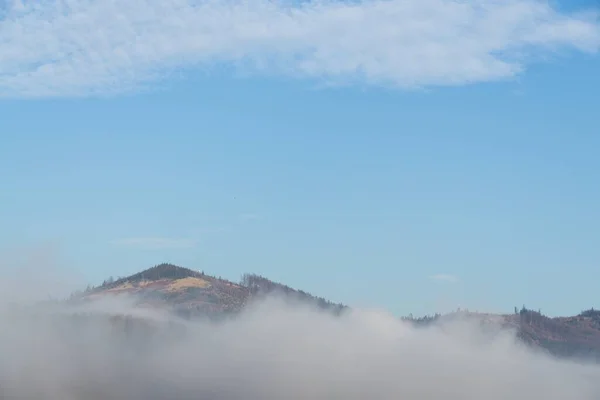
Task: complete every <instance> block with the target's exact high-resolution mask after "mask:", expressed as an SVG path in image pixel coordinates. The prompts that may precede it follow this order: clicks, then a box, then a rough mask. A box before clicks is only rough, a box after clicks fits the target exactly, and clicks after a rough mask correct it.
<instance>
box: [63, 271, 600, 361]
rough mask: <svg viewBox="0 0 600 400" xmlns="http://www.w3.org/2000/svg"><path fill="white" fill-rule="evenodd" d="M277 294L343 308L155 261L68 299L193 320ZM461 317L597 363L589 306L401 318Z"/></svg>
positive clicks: (596, 318) (597, 320)
mask: <svg viewBox="0 0 600 400" xmlns="http://www.w3.org/2000/svg"><path fill="white" fill-rule="evenodd" d="M272 293H281V294H283V295H285V297H286V298H291V299H295V300H299V301H302V302H305V303H309V304H313V305H314V306H316V307H319V308H321V309H324V310H327V311H330V312H332V313H334V314H339V313H341V312H342V311H343V310H345V309H347V306H345V305H343V304H338V303H333V302H331V301H328V300H326V299H324V298H322V297H317V296H313V295H311V294H310V293H307V292H304V291H302V290H298V289H294V288H291V287H289V286H287V285H284V284H281V283H278V282H274V281H271V280H269V279H267V278H265V277H263V276H260V275H256V274H245V275H243V276H242V278H241V280H240V282H238V283H235V282H231V281H228V280H225V279H222V278H217V277H215V276H211V275H207V274H205V273H204V272H201V271H194V270H191V269H187V268H182V267H179V266H176V265H172V264H160V265H157V266H154V267H152V268H149V269H147V270H144V271H142V272H139V273H136V274H134V275H131V276H128V277H125V278H120V279H117V280H113V279H108V280H106V281H104V282H103V283H102V285H100V286H98V287H88V288H87V290H86V291H84V292H81V293H77V294H75V295H74V296H73V297H72V300H74V301H81V300H83V301H87V300H93V299H94V298H98V297H102V296H109V295H119V294H129V295H134V296H133V297H134V298H135V299H136V301H137V304H138V305H140V306H143V307H152V308H160V309H168V310H171V311H173V312H175V314H177V315H179V316H182V317H185V318H193V317H199V316H205V317H206V316H207V317H210V318H222V317H224V316H228V315H232V314H235V313H237V312H239V311H241V310H242V309H243V308H244V307H245V306H246V305H247V304H248V303H249V302H252V301H255V300H257V299H260V298H262V297H264V296H265V295H267V294H272ZM456 318H463V319H465V318H466V319H471V320H475V321H477V322H478V323H480V324H482V325H485V326H487V327H489V328H491V329H510V330H513V331H515V332H516V333H517V336H518V338H519V339H520V340H521V341H523V342H524V343H526V344H528V345H530V346H532V347H534V348H538V349H540V350H542V351H545V352H548V353H550V354H553V355H555V356H559V357H564V358H573V357H577V358H586V359H590V360H594V361H600V311H598V310H594V309H593V308H592V309H589V310H587V311H584V312H582V313H580V314H578V315H575V316H568V317H554V318H551V317H548V316H545V315H543V314H542V313H541V312H540V311H534V310H530V309H527V308H525V307H524V306H523V308H522V309H521V310H520V311H518V310H517V309H516V308H515V312H514V313H511V314H485V313H473V312H468V311H464V310H463V311H457V312H454V313H450V314H446V315H440V314H436V315H434V316H425V317H421V318H414V317H412V316H410V317H405V318H403V319H404V320H405V321H407V322H410V323H412V324H414V325H415V326H418V327H422V326H428V325H430V324H435V323H443V322H444V321H448V320H452V319H456Z"/></svg>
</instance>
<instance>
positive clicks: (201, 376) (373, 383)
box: [0, 297, 600, 400]
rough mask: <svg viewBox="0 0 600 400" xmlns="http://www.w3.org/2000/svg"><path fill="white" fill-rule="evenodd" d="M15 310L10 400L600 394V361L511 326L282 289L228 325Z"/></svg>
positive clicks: (112, 304) (9, 323) (2, 362)
mask: <svg viewBox="0 0 600 400" xmlns="http://www.w3.org/2000/svg"><path fill="white" fill-rule="evenodd" d="M3 310H4V311H2V315H1V317H0V318H1V324H2V326H1V329H0V390H1V392H0V396H1V397H2V398H3V399H53V400H54V399H56V400H59V399H65V400H69V399H82V400H84V399H85V400H88V399H89V400H95V399H208V400H210V399H231V400H235V399H250V400H255V399H256V400H259V399H263V400H271V399H273V400H275V399H278V400H279V399H282V400H283V399H312V400H325V399H369V400H370V399H407V400H417V399H418V400H433V399H450V400H458V399H487V400H496V399H497V400H500V399H511V400H525V399H569V400H579V399H581V400H587V399H590V400H591V399H595V398H598V397H597V396H598V394H599V393H600V390H599V388H600V384H599V382H600V381H599V380H598V378H599V377H600V375H599V374H598V369H597V367H595V366H591V365H583V364H576V363H574V362H566V361H559V360H557V359H554V358H552V357H550V356H547V355H544V354H541V353H537V352H534V351H531V350H529V349H528V348H526V347H525V346H524V345H522V344H520V343H519V342H518V341H517V340H516V339H515V336H514V335H513V333H511V332H505V331H495V332H490V331H489V330H482V329H481V328H480V327H479V326H478V325H476V324H473V323H470V322H468V321H454V322H448V323H444V324H439V325H434V326H431V327H428V328H415V327H413V326H412V325H410V324H409V323H407V322H402V321H400V320H399V319H398V318H396V317H394V316H392V315H390V314H388V313H386V312H383V311H377V310H350V311H347V312H344V313H343V314H342V315H341V316H332V315H331V314H329V313H327V312H324V311H318V310H316V309H315V308H311V307H308V306H306V305H302V304H298V303H293V302H290V301H283V300H282V299H281V298H277V297H270V298H267V299H264V300H261V301H260V302H257V303H254V304H252V305H251V306H249V307H248V308H246V309H245V311H243V312H242V313H241V314H240V315H238V316H236V317H234V318H232V319H227V320H225V321H222V322H218V323H217V322H209V321H192V322H190V321H184V320H181V319H177V318H176V317H174V316H170V315H168V314H165V313H164V312H160V313H159V312H153V311H151V310H143V311H142V310H136V309H135V306H134V303H133V302H132V301H131V299H127V298H121V297H115V298H111V299H106V300H103V301H98V302H96V303H93V304H89V305H86V306H78V307H71V306H68V305H66V304H64V305H62V304H61V305H56V304H54V305H53V306H52V307H44V306H40V305H37V306H36V307H35V309H32V308H26V309H22V310H19V311H18V312H15V311H14V309H13V310H12V311H10V309H8V308H3ZM117 312H118V313H121V314H125V315H134V314H135V317H134V320H135V321H139V322H135V323H134V325H133V326H134V328H133V329H127V332H128V333H127V334H125V333H124V332H125V330H124V329H119V328H115V322H114V321H111V320H110V319H109V318H107V317H106V316H107V315H114V314H115V313H117ZM136 313H137V314H136ZM77 315H79V317H75V316H77Z"/></svg>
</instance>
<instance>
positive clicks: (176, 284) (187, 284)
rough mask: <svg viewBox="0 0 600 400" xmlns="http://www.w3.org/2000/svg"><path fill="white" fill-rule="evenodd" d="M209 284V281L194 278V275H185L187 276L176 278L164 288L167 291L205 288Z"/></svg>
mask: <svg viewBox="0 0 600 400" xmlns="http://www.w3.org/2000/svg"><path fill="white" fill-rule="evenodd" d="M209 286H210V282H208V281H206V280H204V279H200V278H194V277H187V278H182V279H176V280H174V281H173V282H171V283H170V284H169V285H168V286H167V287H166V289H167V290H168V291H177V290H181V289H187V288H201V289H204V288H207V287H209Z"/></svg>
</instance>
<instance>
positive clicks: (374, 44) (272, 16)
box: [0, 0, 600, 98]
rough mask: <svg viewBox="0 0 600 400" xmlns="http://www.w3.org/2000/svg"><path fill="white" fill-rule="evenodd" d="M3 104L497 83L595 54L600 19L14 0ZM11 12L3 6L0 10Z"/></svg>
mask: <svg viewBox="0 0 600 400" xmlns="http://www.w3.org/2000/svg"><path fill="white" fill-rule="evenodd" d="M7 4H8V5H5V6H4V9H0V97H13V98H14V97H17V98H18V97H57V96H58V97H75V96H93V95H114V94H119V93H124V92H131V91H138V90H144V89H150V88H152V87H154V86H155V85H157V84H158V83H160V82H163V81H165V80H166V79H167V78H168V77H169V76H170V74H171V73H172V72H175V71H177V70H181V69H182V68H184V69H190V68H195V67H200V68H207V67H212V66H215V65H223V64H227V65H233V66H235V67H237V68H238V69H240V70H242V71H244V72H251V73H258V74H264V75H271V74H278V75H285V76H290V77H300V78H315V79H322V80H325V81H327V82H331V83H341V84H350V83H367V84H374V85H386V86H391V87H396V88H416V87H426V86H440V85H462V84H470V83H476V82H486V81H497V80H503V79H507V78H511V77H514V76H515V75H517V74H519V73H522V72H523V71H524V70H525V69H526V68H527V66H528V65H530V63H531V62H534V61H536V60H542V58H544V59H545V56H546V55H548V54H549V53H550V54H552V53H555V52H557V51H560V50H577V51H581V52H587V53H596V52H597V51H598V49H599V48H600V24H599V23H598V20H597V15H595V14H593V13H578V14H570V15H566V14H563V13H561V12H559V11H557V10H555V9H553V8H552V7H551V6H550V5H549V4H548V3H546V2H543V1H538V0H506V1H497V0H478V1H472V2H462V1H460V2H459V1H451V0H373V1H366V0H362V1H360V0H359V1H355V2H339V1H308V2H301V3H291V2H283V1H269V0H253V1H250V2H243V1H241V0H230V1H213V0H168V1H159V0H129V1H126V2H124V1H117V0H104V1H95V0H69V1H61V0H48V1H43V2H40V1H37V0H35V1H34V0H12V1H9V2H8V3H7ZM0 7H2V6H0Z"/></svg>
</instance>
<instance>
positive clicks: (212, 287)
mask: <svg viewBox="0 0 600 400" xmlns="http://www.w3.org/2000/svg"><path fill="white" fill-rule="evenodd" d="M270 293H281V294H284V295H285V296H286V297H287V298H295V299H298V300H300V301H303V302H308V303H311V304H314V305H316V306H317V307H319V308H321V309H326V310H330V311H332V312H334V313H339V312H340V311H342V310H343V309H344V308H346V306H344V305H342V304H335V303H332V302H330V301H327V300H325V299H323V298H320V297H315V296H313V295H311V294H309V293H306V292H304V291H302V290H296V289H292V288H291V287H289V286H286V285H283V284H280V283H277V282H273V281H271V280H269V279H267V278H264V277H262V276H259V275H255V274H245V275H244V276H243V277H242V280H241V282H240V283H234V282H231V281H228V280H225V279H222V278H217V277H214V276H211V275H207V274H205V273H204V272H200V271H194V270H191V269H188V268H182V267H179V266H176V265H173V264H160V265H157V266H155V267H152V268H149V269H147V270H144V271H142V272H138V273H137V274H134V275H131V276H128V277H125V278H120V279H117V280H114V281H113V280H112V279H109V280H107V281H105V282H104V283H103V284H102V285H100V286H98V287H89V288H88V289H87V290H86V291H85V292H83V293H78V294H76V295H74V296H73V297H72V300H83V301H86V300H93V299H96V298H99V297H103V296H107V295H119V294H120V295H124V294H125V295H134V296H133V298H135V299H136V301H137V304H138V305H139V306H142V307H153V308H161V309H170V310H172V311H174V312H175V313H176V314H177V315H180V316H183V317H186V318H191V317H194V316H209V317H213V318H219V317H222V316H224V315H229V314H232V313H236V312H238V311H240V310H242V309H243V308H244V306H245V305H246V304H247V303H248V302H249V301H253V300H256V299H259V298H261V297H263V296H265V295H267V294H270Z"/></svg>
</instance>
